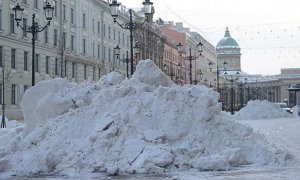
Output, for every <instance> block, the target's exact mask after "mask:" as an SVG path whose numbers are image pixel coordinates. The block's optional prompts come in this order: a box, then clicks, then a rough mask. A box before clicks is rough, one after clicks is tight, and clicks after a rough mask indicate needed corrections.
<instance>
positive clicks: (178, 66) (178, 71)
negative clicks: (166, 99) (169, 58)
mask: <svg viewBox="0 0 300 180" xmlns="http://www.w3.org/2000/svg"><path fill="white" fill-rule="evenodd" d="M176 68H177V73H176V83H179V82H181V73H180V70H181V64H180V63H178V64H177V66H176Z"/></svg>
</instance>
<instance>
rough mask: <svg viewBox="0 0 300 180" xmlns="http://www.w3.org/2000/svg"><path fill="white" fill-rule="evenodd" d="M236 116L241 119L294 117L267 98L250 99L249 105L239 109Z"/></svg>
mask: <svg viewBox="0 0 300 180" xmlns="http://www.w3.org/2000/svg"><path fill="white" fill-rule="evenodd" d="M234 116H235V117H236V118H237V119H239V120H247V119H274V118H280V117H292V115H291V114H290V113H288V112H286V111H285V110H283V109H281V108H280V107H278V106H275V105H274V104H273V103H271V102H269V101H266V100H263V101H260V100H254V101H248V103H247V106H246V107H244V108H242V109H241V110H240V111H238V112H237V113H236V114H235V115H234Z"/></svg>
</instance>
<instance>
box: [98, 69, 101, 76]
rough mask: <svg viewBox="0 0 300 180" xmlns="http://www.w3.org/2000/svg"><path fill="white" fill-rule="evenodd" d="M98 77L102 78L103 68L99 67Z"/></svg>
mask: <svg viewBox="0 0 300 180" xmlns="http://www.w3.org/2000/svg"><path fill="white" fill-rule="evenodd" d="M98 77H99V79H100V78H101V68H98Z"/></svg>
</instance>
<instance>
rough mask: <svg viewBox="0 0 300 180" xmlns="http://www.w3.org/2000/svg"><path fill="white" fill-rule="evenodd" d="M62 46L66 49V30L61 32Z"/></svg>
mask: <svg viewBox="0 0 300 180" xmlns="http://www.w3.org/2000/svg"><path fill="white" fill-rule="evenodd" d="M62 38H63V48H64V49H66V43H67V35H66V32H63V37H62Z"/></svg>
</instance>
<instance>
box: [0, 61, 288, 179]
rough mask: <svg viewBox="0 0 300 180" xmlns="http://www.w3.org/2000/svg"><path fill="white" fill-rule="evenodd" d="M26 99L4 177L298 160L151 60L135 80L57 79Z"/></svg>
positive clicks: (3, 162) (0, 165) (5, 157)
mask: <svg viewBox="0 0 300 180" xmlns="http://www.w3.org/2000/svg"><path fill="white" fill-rule="evenodd" d="M26 92H27V93H25V95H24V98H23V100H22V104H23V105H28V106H30V107H26V108H24V106H22V107H23V110H24V111H25V114H26V116H25V121H26V123H27V124H28V127H27V128H26V131H24V133H21V134H18V135H16V137H15V139H14V140H13V141H12V142H10V144H9V146H8V148H7V150H6V151H5V153H4V154H1V156H0V171H4V172H13V173H14V174H18V173H20V174H24V173H25V174H32V173H60V174H64V175H69V176H74V175H76V174H81V175H82V174H83V173H93V172H107V173H108V174H110V175H116V174H118V173H119V172H123V173H124V172H125V173H163V172H165V171H172V170H174V171H177V170H184V169H190V168H196V169H199V170H228V169H230V168H232V167H236V166H240V165H245V164H258V165H266V164H272V163H276V164H282V165H283V164H285V163H286V162H287V161H288V160H290V159H291V158H292V156H291V155H290V154H289V153H288V152H287V151H285V150H283V149H280V148H278V147H275V146H273V145H270V144H269V143H268V142H267V141H265V140H264V138H263V137H262V136H261V135H259V134H256V133H254V132H253V131H252V129H251V128H250V127H248V126H245V125H242V124H239V123H237V122H235V121H233V120H231V119H230V118H229V116H224V115H223V114H222V113H221V105H220V104H219V103H218V98H219V94H218V93H216V92H214V91H212V90H211V89H209V88H207V87H205V86H191V85H187V86H178V85H175V84H174V83H172V82H171V81H170V80H169V79H168V78H167V77H166V76H165V75H164V74H163V73H162V72H161V71H160V70H159V68H158V67H156V66H155V65H154V63H153V62H152V61H150V60H145V61H141V62H140V64H139V65H138V66H137V70H136V72H135V74H134V75H133V77H132V78H131V79H129V80H128V79H126V80H123V79H122V78H121V75H119V74H117V73H114V72H113V73H110V74H108V75H107V76H104V77H102V78H101V79H100V80H99V82H97V83H95V84H92V83H89V82H86V83H83V84H79V85H77V84H69V83H67V82H65V81H63V80H61V79H55V80H51V81H44V82H42V83H40V84H38V85H37V86H34V87H33V88H31V89H30V90H28V91H26ZM37 95H38V98H37V97H35V96H37ZM31 98H34V101H33V102H34V103H32V104H30V102H29V101H31V100H32V99H31ZM48 101H50V103H49V104H47V103H46V102H48ZM46 109H49V111H48V112H47V111H46ZM32 112H34V113H33V114H30V113H32ZM35 123H37V124H36V125H34V124H35Z"/></svg>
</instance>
